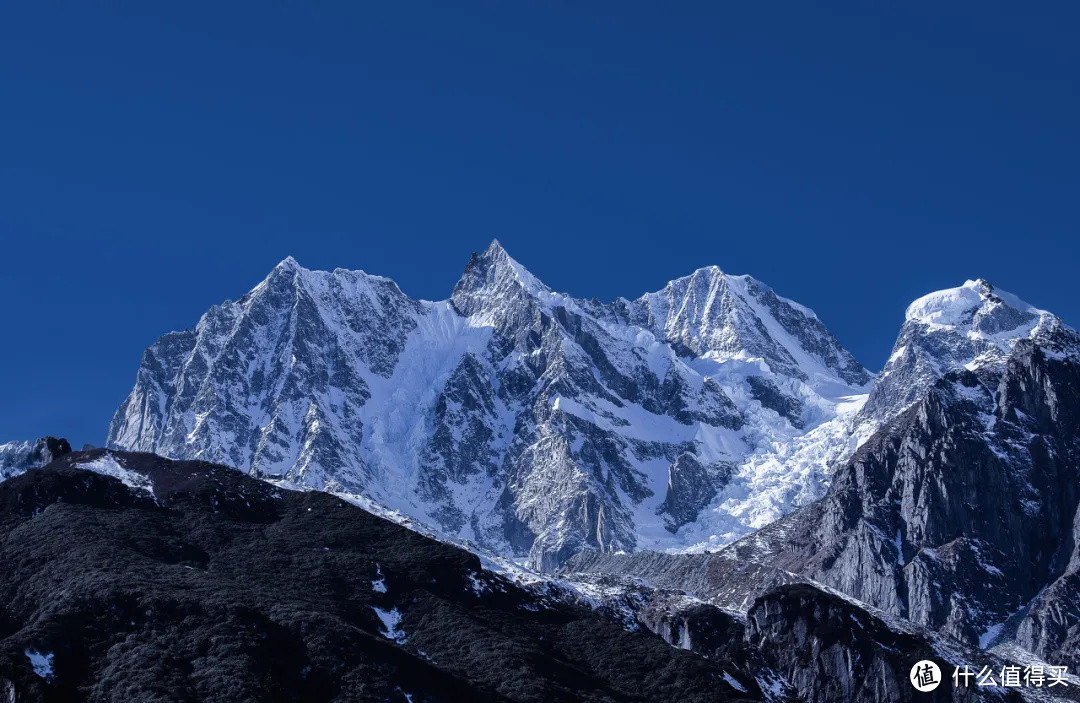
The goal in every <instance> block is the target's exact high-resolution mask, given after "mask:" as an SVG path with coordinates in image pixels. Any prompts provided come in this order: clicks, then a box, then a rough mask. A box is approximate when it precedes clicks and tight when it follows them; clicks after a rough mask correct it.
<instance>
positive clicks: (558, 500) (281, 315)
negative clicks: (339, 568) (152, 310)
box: [108, 242, 872, 568]
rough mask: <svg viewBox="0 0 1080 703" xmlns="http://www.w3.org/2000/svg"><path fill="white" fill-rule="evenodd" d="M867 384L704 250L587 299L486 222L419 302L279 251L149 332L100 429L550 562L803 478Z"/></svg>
mask: <svg viewBox="0 0 1080 703" xmlns="http://www.w3.org/2000/svg"><path fill="white" fill-rule="evenodd" d="M871 380H872V376H871V375H870V374H869V373H867V371H866V370H865V369H863V368H862V367H861V366H859V365H858V363H857V362H856V361H855V360H854V358H852V356H851V355H850V354H849V353H848V352H847V351H846V350H844V349H843V347H841V346H840V344H839V343H838V342H837V341H836V339H835V338H833V337H832V335H831V334H829V332H828V330H826V328H825V327H824V326H823V325H822V324H821V322H820V321H819V320H818V318H817V316H816V315H814V313H813V312H812V311H810V310H808V309H807V308H804V307H802V306H800V305H798V304H796V303H793V302H791V301H788V300H786V299H784V298H781V297H780V296H778V295H776V294H775V293H774V292H773V291H772V290H771V289H770V288H769V287H768V286H765V285H764V284H762V283H760V282H759V281H756V280H754V279H752V278H750V277H748V276H731V275H728V274H725V273H723V272H721V271H720V270H719V269H717V268H715V267H712V268H705V269H700V270H698V271H696V272H694V273H693V274H691V275H690V276H687V277H685V278H681V279H678V280H676V281H672V282H671V283H670V284H668V285H667V286H665V287H664V289H663V290H661V291H658V292H656V293H651V294H647V295H644V296H642V297H640V298H638V299H637V300H634V301H629V300H626V299H620V300H617V301H615V302H613V303H610V304H602V303H599V302H596V301H585V300H578V299H575V298H571V297H569V296H567V295H564V294H560V293H556V292H554V291H552V290H551V289H550V288H548V287H547V286H545V285H544V284H543V283H542V282H540V281H539V280H538V279H537V278H536V277H535V276H533V275H532V274H530V273H529V272H528V271H527V270H526V269H525V268H524V267H522V266H521V265H520V264H519V263H518V262H516V261H515V260H514V259H512V258H511V257H510V256H509V255H508V254H507V253H506V252H505V251H504V250H503V249H502V247H501V246H500V245H499V244H498V243H497V242H493V243H492V245H491V246H490V247H489V248H488V249H487V250H486V251H485V252H484V253H483V254H479V255H476V254H474V255H473V257H472V259H471V260H470V261H469V263H468V265H467V267H466V269H465V272H464V274H463V275H462V277H461V279H460V281H459V282H458V284H457V285H456V286H455V288H454V291H453V294H452V295H451V297H450V299H449V300H447V301H441V302H429V301H418V300H413V299H411V298H409V297H408V296H406V295H405V294H404V293H402V292H401V290H400V289H398V287H397V286H396V285H395V284H394V283H393V282H392V281H390V280H388V279H385V278H380V277H377V276H372V275H370V274H366V273H364V272H362V271H345V270H341V269H339V270H335V271H333V272H321V271H309V270H307V269H304V268H302V267H301V266H299V265H298V264H297V263H296V262H295V261H294V260H292V259H291V258H290V259H286V260H285V261H283V262H282V263H281V264H280V265H278V266H277V267H276V268H275V269H274V270H273V271H272V272H271V273H270V275H269V276H268V277H267V278H266V279H265V280H264V281H263V282H262V283H260V284H259V285H258V286H256V287H255V288H254V289H253V290H252V291H251V292H249V293H247V294H246V295H244V296H243V297H242V298H240V300H238V301H236V302H226V303H223V304H222V305H220V306H216V307H214V308H212V309H211V310H210V311H208V312H207V313H206V314H205V315H204V316H203V318H202V319H201V320H200V321H199V323H198V325H197V326H196V327H195V329H194V330H193V331H185V332H176V333H170V334H167V335H165V336H164V337H162V338H161V339H160V340H159V341H158V342H157V343H156V344H154V345H153V346H151V347H150V348H149V349H148V350H147V351H146V354H145V355H144V358H143V363H142V365H141V367H140V369H139V372H138V375H137V378H136V385H135V388H134V389H133V390H132V392H131V394H130V395H129V397H128V398H127V400H126V401H125V402H124V404H123V405H122V406H121V407H120V409H119V410H118V411H117V413H116V416H115V418H114V419H113V422H112V424H111V426H110V429H109V436H108V443H109V446H111V447H116V448H123V449H130V450H143V451H153V452H156V453H159V454H163V455H166V456H171V457H177V458H200V459H205V460H211V461H216V462H221V463H225V464H229V465H233V466H237V467H239V468H242V469H244V470H246V471H250V472H251V473H253V474H256V475H261V476H264V477H273V478H282V479H285V480H288V481H291V482H295V483H299V484H303V485H308V486H311V487H314V488H319V489H329V490H335V491H348V492H351V493H363V494H366V495H369V496H370V497H371V498H372V499H373V500H376V501H378V502H380V503H383V504H385V505H388V506H391V507H392V508H394V509H397V510H400V511H401V512H402V513H404V514H407V515H411V516H413V517H415V518H417V519H419V520H422V521H425V522H429V523H433V524H436V525H439V526H440V528H441V529H443V530H445V531H446V532H447V533H448V534H450V535H453V536H456V537H458V538H461V539H467V540H473V541H475V542H477V543H479V544H481V545H483V546H485V547H487V548H489V549H492V550H494V551H496V552H498V553H502V554H507V555H512V556H517V557H522V556H525V555H530V556H531V560H532V563H533V564H534V565H536V566H539V567H543V568H550V567H551V566H554V565H556V564H557V563H559V562H560V561H561V560H562V559H564V558H565V557H567V556H569V555H570V554H572V553H574V552H575V551H577V550H578V549H581V548H583V547H585V548H593V549H600V550H604V551H618V550H632V549H637V548H642V547H651V548H660V549H685V548H688V547H693V546H695V545H709V544H713V545H716V544H723V543H726V542H728V541H731V540H732V539H734V538H737V537H739V536H741V535H743V534H746V533H747V532H748V531H750V530H752V529H754V528H756V527H759V526H760V525H762V524H766V523H767V522H770V521H772V520H774V519H776V518H778V517H780V516H781V515H783V514H786V513H787V512H790V510H792V509H793V508H795V507H797V506H799V505H803V504H805V503H807V502H809V501H812V500H814V499H816V498H818V497H820V495H821V494H822V492H823V491H824V489H825V487H826V486H827V483H828V466H829V464H830V462H831V461H833V460H835V459H836V458H838V457H840V456H843V455H845V454H846V453H847V452H849V451H850V450H851V449H852V448H853V447H852V446H850V443H849V442H848V437H849V435H850V427H851V422H852V420H853V417H854V415H855V413H856V412H857V411H858V409H859V407H860V406H861V404H862V401H863V400H864V398H865V393H866V392H867V390H868V384H869V382H870V381H871Z"/></svg>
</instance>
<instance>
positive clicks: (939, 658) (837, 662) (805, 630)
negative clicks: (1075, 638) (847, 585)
mask: <svg viewBox="0 0 1080 703" xmlns="http://www.w3.org/2000/svg"><path fill="white" fill-rule="evenodd" d="M747 641H748V643H749V644H751V645H755V646H757V647H760V649H761V651H762V653H763V655H764V658H765V660H766V661H767V662H769V664H771V665H772V666H775V667H776V668H777V670H778V671H779V672H780V673H781V675H783V676H784V677H786V678H787V680H788V681H789V682H790V685H791V686H792V688H793V689H794V690H795V691H796V695H797V698H798V700H800V701H805V702H806V703H836V702H838V701H897V702H899V701H951V702H956V703H960V702H961V701H979V700H996V701H1021V700H1025V695H1026V694H1030V695H1032V696H1040V695H1042V692H1034V691H1030V692H1024V693H1021V691H1020V689H1011V690H1010V689H1006V688H994V689H988V688H986V689H984V688H978V687H976V686H974V685H970V686H965V685H954V683H953V680H952V676H951V675H952V671H953V668H954V667H955V666H956V665H965V664H966V665H969V666H970V665H972V663H974V662H980V663H982V665H984V666H991V667H992V668H993V669H995V670H997V671H1000V670H1001V666H1002V665H1003V662H1002V661H1001V660H999V659H998V658H996V657H993V656H989V655H982V654H979V653H976V652H973V651H971V650H964V649H962V648H961V649H957V648H956V647H955V645H954V644H951V643H950V644H947V645H945V646H942V644H941V643H938V642H936V641H935V640H934V639H933V638H932V637H929V636H928V635H927V634H926V633H924V632H921V631H920V630H918V629H912V628H908V627H906V626H904V625H903V624H902V623H897V622H892V621H890V620H888V619H886V618H883V617H881V616H880V615H879V614H876V613H873V612H870V611H869V610H867V609H865V608H864V607H861V606H859V605H857V604H855V603H853V602H851V601H850V600H847V599H845V598H843V597H841V596H839V595H837V594H834V593H828V592H827V591H823V590H821V589H818V588H815V587H813V586H810V585H807V584H793V585H790V586H784V587H781V588H778V589H776V590H774V591H770V592H769V593H767V594H765V595H763V596H762V597H761V598H759V599H758V600H757V601H756V602H755V603H754V606H753V607H752V608H751V609H750V611H749V613H748V614H747ZM922 660H929V661H933V662H935V663H936V664H938V666H939V668H940V669H941V677H940V679H939V681H940V683H939V685H938V686H937V688H936V689H935V690H933V691H929V692H920V691H918V690H917V689H916V688H915V687H914V686H912V685H911V683H910V682H909V678H908V677H909V676H910V673H911V669H912V667H913V666H914V665H915V664H916V663H917V662H919V661H922ZM1062 696H1063V698H1064V699H1068V696H1069V694H1068V693H1067V691H1066V692H1064V693H1063V694H1062ZM1046 698H1047V699H1052V698H1054V692H1050V693H1049V694H1047V695H1046Z"/></svg>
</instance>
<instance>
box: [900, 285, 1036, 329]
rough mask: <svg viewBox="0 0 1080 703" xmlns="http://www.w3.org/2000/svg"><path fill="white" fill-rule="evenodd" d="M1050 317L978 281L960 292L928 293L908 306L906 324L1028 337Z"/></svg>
mask: <svg viewBox="0 0 1080 703" xmlns="http://www.w3.org/2000/svg"><path fill="white" fill-rule="evenodd" d="M1050 316H1051V315H1050V313H1048V312H1046V311H1045V310H1040V309H1038V308H1036V307H1035V306H1033V305H1030V304H1028V303H1026V302H1024V301H1023V300H1021V299H1020V298H1018V297H1017V296H1015V295H1013V294H1012V293H1009V292H1007V291H1003V290H1001V289H999V288H995V287H994V286H993V285H992V284H991V283H990V282H989V281H987V280H985V279H982V278H977V279H975V280H968V281H965V282H964V284H963V285H961V286H957V287H956V288H946V289H944V290H939V291H934V292H933V293H928V294H926V295H924V296H922V297H921V298H918V299H916V300H915V301H913V302H912V303H911V305H909V306H908V308H907V311H906V312H905V314H904V319H905V321H906V322H916V323H921V324H923V325H928V326H930V327H931V328H932V329H941V328H946V327H948V328H968V329H970V330H971V331H972V332H973V333H976V334H986V335H1001V334H1005V333H1010V334H1009V336H1010V337H1011V336H1022V337H1026V336H1028V334H1030V332H1031V329H1032V327H1033V325H1034V324H1036V323H1037V322H1038V321H1039V320H1040V319H1043V318H1044V317H1050Z"/></svg>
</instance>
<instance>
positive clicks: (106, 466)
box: [77, 452, 154, 497]
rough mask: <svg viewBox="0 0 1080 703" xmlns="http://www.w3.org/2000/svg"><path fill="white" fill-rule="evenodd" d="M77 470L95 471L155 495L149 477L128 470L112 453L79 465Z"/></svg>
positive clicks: (129, 486)
mask: <svg viewBox="0 0 1080 703" xmlns="http://www.w3.org/2000/svg"><path fill="white" fill-rule="evenodd" d="M77 468H80V469H86V470H88V471H93V472H94V473H98V474H101V475H103V476H112V477H113V478H118V479H120V482H121V483H123V484H124V485H125V486H127V487H128V488H134V489H135V490H137V491H142V492H145V493H149V494H150V496H151V497H153V495H154V484H153V482H152V481H151V480H150V477H149V476H144V475H143V474H140V473H139V472H137V471H132V470H131V469H128V468H126V467H125V466H124V465H123V464H121V463H120V462H119V460H118V459H117V458H116V457H115V456H113V455H112V454H111V453H108V452H106V453H105V454H103V455H102V456H100V457H98V458H97V459H94V460H93V461H87V462H83V463H81V464H78V465H77Z"/></svg>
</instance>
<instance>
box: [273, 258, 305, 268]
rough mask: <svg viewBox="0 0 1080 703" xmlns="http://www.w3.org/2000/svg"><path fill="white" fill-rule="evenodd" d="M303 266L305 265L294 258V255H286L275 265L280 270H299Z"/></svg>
mask: <svg viewBox="0 0 1080 703" xmlns="http://www.w3.org/2000/svg"><path fill="white" fill-rule="evenodd" d="M302 268H304V267H303V266H301V265H300V262H298V261H297V260H296V259H294V258H293V257H292V255H289V256H286V257H285V258H284V259H282V260H281V261H280V262H279V263H278V265H277V266H275V267H274V269H275V270H278V271H299V270H300V269H302Z"/></svg>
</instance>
